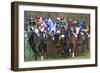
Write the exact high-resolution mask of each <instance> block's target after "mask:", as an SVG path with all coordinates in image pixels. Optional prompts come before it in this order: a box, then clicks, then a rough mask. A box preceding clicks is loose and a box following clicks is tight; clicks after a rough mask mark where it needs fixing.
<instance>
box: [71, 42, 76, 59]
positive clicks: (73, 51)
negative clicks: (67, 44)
mask: <svg viewBox="0 0 100 73" xmlns="http://www.w3.org/2000/svg"><path fill="white" fill-rule="evenodd" d="M75 45H76V43H73V47H72V57H73V58H74V57H75V55H76V52H75Z"/></svg>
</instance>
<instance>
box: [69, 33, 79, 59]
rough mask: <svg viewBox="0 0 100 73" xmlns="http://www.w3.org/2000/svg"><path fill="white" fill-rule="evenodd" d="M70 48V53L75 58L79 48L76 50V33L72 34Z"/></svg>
mask: <svg viewBox="0 0 100 73" xmlns="http://www.w3.org/2000/svg"><path fill="white" fill-rule="evenodd" d="M69 39H70V41H69V43H70V47H69V52H70V56H71V57H73V58H74V57H75V56H77V48H76V45H77V37H76V36H75V34H74V32H71V33H70V38H69Z"/></svg>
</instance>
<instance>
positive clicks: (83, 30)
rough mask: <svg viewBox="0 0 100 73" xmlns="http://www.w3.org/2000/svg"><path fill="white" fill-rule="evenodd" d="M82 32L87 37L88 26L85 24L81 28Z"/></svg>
mask: <svg viewBox="0 0 100 73" xmlns="http://www.w3.org/2000/svg"><path fill="white" fill-rule="evenodd" d="M82 32H83V33H84V34H86V35H87V36H88V37H89V27H88V25H86V24H85V25H84V26H83V29H82Z"/></svg>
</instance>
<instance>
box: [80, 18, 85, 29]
mask: <svg viewBox="0 0 100 73" xmlns="http://www.w3.org/2000/svg"><path fill="white" fill-rule="evenodd" d="M83 26H84V21H83V20H80V21H79V27H80V30H82V29H83Z"/></svg>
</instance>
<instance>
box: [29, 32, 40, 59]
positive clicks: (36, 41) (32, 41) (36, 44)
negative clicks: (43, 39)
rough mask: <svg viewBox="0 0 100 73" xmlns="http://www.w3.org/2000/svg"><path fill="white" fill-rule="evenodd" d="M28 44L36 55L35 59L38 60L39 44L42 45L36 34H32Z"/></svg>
mask: <svg viewBox="0 0 100 73" xmlns="http://www.w3.org/2000/svg"><path fill="white" fill-rule="evenodd" d="M28 42H29V44H30V46H31V48H32V51H33V53H34V55H33V56H34V57H35V60H37V57H38V55H39V44H40V42H39V38H38V35H37V34H36V33H35V32H31V34H30V36H29V40H28Z"/></svg>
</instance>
